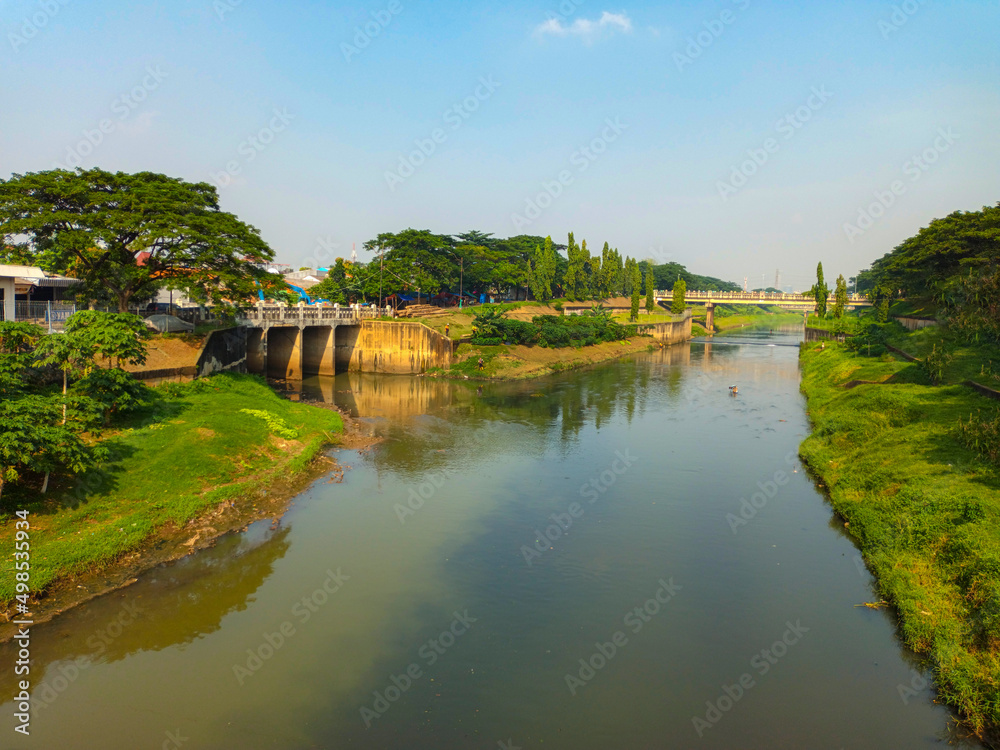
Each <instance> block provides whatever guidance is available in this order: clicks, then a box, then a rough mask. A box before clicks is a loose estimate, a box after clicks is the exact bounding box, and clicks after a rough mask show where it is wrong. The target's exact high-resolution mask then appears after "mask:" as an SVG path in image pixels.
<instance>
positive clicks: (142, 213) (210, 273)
mask: <svg viewBox="0 0 1000 750" xmlns="http://www.w3.org/2000/svg"><path fill="white" fill-rule="evenodd" d="M0 239H2V240H3V241H4V242H5V243H6V244H7V245H11V246H13V248H14V250H13V252H14V253H18V254H20V256H21V257H23V258H25V259H30V261H31V262H33V263H37V264H38V265H39V266H41V267H42V268H43V269H45V270H46V271H50V272H55V273H62V274H66V275H69V276H74V277H76V278H78V279H80V280H81V281H83V282H84V287H85V293H86V294H87V295H88V296H89V297H90V298H91V299H101V298H103V297H107V298H109V299H111V300H112V301H113V302H114V303H115V304H116V305H117V307H118V310H119V311H120V312H125V311H126V310H127V309H128V306H129V304H130V303H131V302H132V301H133V300H141V299H148V298H149V297H151V296H152V295H153V294H154V293H155V292H156V291H157V290H158V289H160V288H163V287H166V286H170V287H173V288H183V289H186V290H188V291H189V292H190V293H191V294H192V295H193V296H195V297H196V298H199V299H204V300H210V301H212V302H214V303H217V304H221V303H242V302H243V301H245V300H247V299H249V298H251V297H252V296H253V295H254V293H255V291H256V289H257V285H258V284H261V283H263V284H267V285H270V284H273V283H274V281H275V277H274V276H273V275H271V274H268V273H267V272H266V270H265V269H264V267H263V265H264V264H265V263H266V262H267V261H269V260H271V259H272V258H273V257H274V254H273V252H272V250H271V248H270V247H268V245H267V243H266V242H264V240H262V239H261V237H260V233H259V232H258V230H257V229H255V228H254V227H252V226H250V225H248V224H245V223H243V222H242V221H240V220H239V219H238V218H236V216H234V215H233V214H231V213H227V212H225V211H222V210H221V209H220V208H219V199H218V194H217V193H216V190H215V187H213V186H212V185H209V184H208V183H204V182H201V183H190V182H185V181H184V180H181V179H177V178H172V177H167V176H165V175H162V174H154V173H152V172H140V173H138V174H126V173H124V172H117V173H112V172H106V171H104V170H102V169H90V170H82V169H78V170H76V171H75V172H70V171H67V170H61V169H56V170H52V171H48V172H37V173H28V174H25V175H20V174H15V175H14V176H13V177H11V178H10V179H9V180H5V181H0Z"/></svg>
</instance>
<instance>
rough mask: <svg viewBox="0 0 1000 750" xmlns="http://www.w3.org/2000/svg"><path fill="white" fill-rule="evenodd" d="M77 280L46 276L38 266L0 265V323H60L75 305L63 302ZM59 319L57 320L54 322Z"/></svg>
mask: <svg viewBox="0 0 1000 750" xmlns="http://www.w3.org/2000/svg"><path fill="white" fill-rule="evenodd" d="M79 283H80V281H79V280H78V279H70V278H67V277H66V276H59V275H58V274H47V273H45V272H44V271H43V270H42V269H41V268H38V267H37V266H14V265H4V264H0V320H31V321H33V322H35V323H44V324H48V325H49V327H50V328H51V327H52V324H54V323H57V322H58V323H62V322H64V321H65V319H66V317H68V316H69V315H71V314H72V311H73V310H75V309H76V306H75V305H74V304H73V303H72V302H68V303H67V302H63V300H64V299H66V297H67V296H69V297H71V296H72V290H71V288H72V287H73V286H75V285H77V284H79ZM57 319H58V320H57Z"/></svg>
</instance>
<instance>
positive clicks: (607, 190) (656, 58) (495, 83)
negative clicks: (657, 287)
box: [0, 0, 1000, 288]
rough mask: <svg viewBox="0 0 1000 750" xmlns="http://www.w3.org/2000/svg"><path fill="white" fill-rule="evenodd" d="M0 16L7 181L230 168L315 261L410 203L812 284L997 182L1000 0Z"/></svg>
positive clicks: (226, 195) (259, 209)
mask: <svg viewBox="0 0 1000 750" xmlns="http://www.w3.org/2000/svg"><path fill="white" fill-rule="evenodd" d="M0 21H2V23H0V26H2V28H0V31H2V38H0V65H2V70H3V75H2V78H0V91H2V101H3V106H2V107H0V177H3V178H6V177H8V176H9V175H10V174H12V173H24V172H33V171H41V170H46V169H51V168H53V167H54V166H55V165H57V164H61V165H66V166H73V165H75V164H80V165H82V166H84V167H93V166H99V167H102V168H104V169H109V170H123V171H129V172H135V171H141V170H152V171H156V172H163V173H166V174H170V175H172V176H177V177H182V178H185V179H187V180H192V181H208V182H214V183H216V184H217V185H219V193H220V198H221V203H222V206H223V207H224V208H225V209H226V210H229V211H233V212H234V213H236V214H237V215H238V216H240V218H242V219H244V220H245V221H247V222H249V223H251V224H253V225H255V226H257V227H258V228H259V229H260V230H261V232H262V234H263V236H264V238H265V239H266V240H267V241H268V242H269V243H270V244H271V246H272V247H273V248H274V249H275V251H276V253H277V256H278V260H280V261H283V262H287V263H291V264H293V265H295V266H299V265H311V264H312V263H313V262H314V261H316V260H319V261H321V262H329V261H330V260H331V259H332V257H333V256H335V255H344V256H345V257H349V256H350V252H351V245H352V243H356V244H357V246H358V252H359V256H360V257H361V258H362V259H365V257H366V254H365V253H364V251H363V250H362V249H361V245H362V243H363V242H365V241H366V240H368V239H371V238H373V237H374V236H375V235H376V234H377V233H379V232H384V231H397V230H400V229H403V228H406V227H409V226H413V227H417V228H427V229H431V230H433V231H437V232H452V233H457V232H462V231H467V230H470V229H478V230H482V231H486V232H493V233H495V234H496V235H498V236H508V235H513V234H521V233H530V234H539V235H546V234H551V235H552V236H553V237H554V238H556V239H558V240H561V241H565V236H566V233H567V232H568V231H573V232H575V234H576V237H577V239H578V240H579V239H581V238H585V239H586V240H587V241H588V245H589V246H590V247H591V248H600V247H601V246H602V245H603V243H604V242H605V241H608V242H610V243H611V244H612V246H616V247H618V248H619V250H620V251H621V252H622V253H623V254H626V253H627V254H629V255H632V256H634V257H638V258H650V259H653V260H655V261H657V262H664V261H667V260H672V261H678V262H681V263H684V264H685V265H687V266H688V267H689V268H690V269H691V270H693V271H695V272H699V273H707V274H711V275H717V276H722V277H724V278H727V279H731V280H733V281H737V282H739V283H742V281H743V277H744V276H747V277H749V283H750V285H751V287H753V286H760V285H761V280H762V279H763V280H764V281H766V283H767V284H768V285H770V284H773V283H774V275H775V270H776V269H780V270H781V279H782V281H781V283H782V286H784V285H785V284H791V285H793V286H795V287H796V288H803V287H808V286H809V285H810V284H811V283H812V278H813V274H814V270H815V266H816V263H817V261H823V263H824V267H825V269H826V274H827V277H828V279H829V278H833V277H835V276H836V275H837V274H838V273H843V274H844V275H845V276H849V275H853V273H854V272H855V271H856V270H858V269H859V268H863V267H865V266H867V265H868V264H869V263H870V262H871V261H872V260H873V259H874V258H877V257H879V256H881V255H882V254H884V253H885V252H888V251H889V250H891V249H892V247H894V246H895V245H896V244H898V243H899V242H900V241H902V240H903V239H905V238H906V237H908V236H910V235H912V234H913V233H915V232H916V231H917V230H918V229H919V228H920V227H921V226H924V225H926V224H927V222H928V221H929V220H930V219H932V218H934V217H937V216H942V215H945V214H947V213H950V212H951V211H954V210H958V209H962V210H974V209H978V208H980V207H982V206H983V205H987V204H994V203H996V202H997V201H998V200H1000V189H998V188H1000V185H998V183H1000V172H998V169H997V165H998V164H1000V129H998V127H997V123H998V122H1000V86H998V81H1000V65H998V50H1000V45H998V44H997V42H996V39H997V36H998V32H1000V8H998V7H997V5H996V3H988V2H964V3H962V2H937V1H934V2H932V1H931V0H926V1H925V2H918V1H917V0H907V2H871V1H869V2H803V3H796V4H794V5H792V4H789V3H787V2H786V3H779V2H763V1H762V0H719V1H717V2H671V3H657V4H653V3H646V2H628V0H626V1H625V2H622V0H615V4H614V5H610V4H605V3H603V2H599V1H598V0H583V1H582V2H579V3H577V2H575V0H562V2H561V3H560V1H559V0H545V1H540V2H523V1H518V2H508V3H503V4H498V3H484V2H478V1H475V0H473V1H468V0H467V1H466V2H433V3H431V2H422V3H417V2H413V1H412V0H374V1H373V2H364V3H356V4H341V3H328V2H294V1H293V2H287V3H281V4H277V3H266V4H265V3H263V2H260V1H259V0H242V2H240V1H239V0H175V1H173V2H169V3H166V2H164V3H142V4H136V3H134V2H125V1H124V0H94V1H92V2H83V0H0ZM366 27H367V30H368V32H369V34H367V35H366V34H365V28H366ZM375 32H377V33H375ZM102 124H103V126H104V130H103V132H102V129H101V126H102ZM94 144H96V145H94ZM421 147H422V149H423V150H422V151H421ZM915 157H916V158H915Z"/></svg>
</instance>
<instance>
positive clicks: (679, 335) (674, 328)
mask: <svg viewBox="0 0 1000 750" xmlns="http://www.w3.org/2000/svg"><path fill="white" fill-rule="evenodd" d="M640 321H641V319H640ZM647 330H648V331H649V332H650V333H652V334H653V338H654V339H656V340H657V341H662V342H663V343H664V344H676V343H679V342H681V341H687V340H688V339H690V338H691V311H690V310H685V311H684V312H683V313H682V314H681V315H677V316H675V317H674V319H673V320H672V321H670V322H668V323H654V324H653V325H651V326H649V327H648V329H647Z"/></svg>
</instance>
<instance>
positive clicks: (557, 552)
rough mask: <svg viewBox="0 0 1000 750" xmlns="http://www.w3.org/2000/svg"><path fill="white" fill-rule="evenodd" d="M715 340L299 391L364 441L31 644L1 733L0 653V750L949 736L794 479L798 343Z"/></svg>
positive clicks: (779, 337) (798, 436) (800, 413)
mask: <svg viewBox="0 0 1000 750" xmlns="http://www.w3.org/2000/svg"><path fill="white" fill-rule="evenodd" d="M718 339H719V340H717V341H715V342H712V343H704V342H698V343H692V344H690V345H688V346H680V347H672V348H670V349H667V350H663V351H659V352H656V353H653V354H649V355H640V356H635V357H632V358H629V359H625V360H622V361H619V362H615V363H611V364H607V365H602V366H599V367H595V368H593V369H590V370H586V371H579V372H573V373H566V374H564V375H562V376H560V377H557V378H552V379H547V380H543V381H534V382H531V383H519V384H506V385H497V384H486V385H483V386H482V387H481V388H480V387H479V386H478V385H477V384H475V383H471V382H439V381H434V380H431V379H424V378H405V377H374V376H369V377H361V376H353V375H352V376H338V378H337V379H336V380H330V381H325V382H320V381H313V382H307V383H306V384H305V385H304V391H305V392H306V395H307V396H309V395H311V396H312V397H315V398H324V399H326V400H332V401H336V402H337V403H338V404H340V405H342V406H343V407H344V408H346V409H349V410H350V411H351V412H352V413H354V414H356V415H357V416H359V417H360V418H361V419H363V420H364V421H365V422H366V424H367V425H368V427H369V429H371V430H373V431H376V432H378V433H380V434H382V435H384V436H385V438H386V439H385V441H384V442H383V443H381V444H380V445H379V446H377V447H376V448H375V449H374V450H373V451H371V452H368V453H365V454H363V455H362V454H358V453H354V452H350V451H341V452H338V453H337V454H336V456H337V458H338V460H339V461H341V462H342V463H344V464H348V465H349V466H350V467H351V469H350V470H349V471H348V472H347V473H346V476H345V479H344V482H343V483H342V484H334V483H329V482H327V481H326V480H320V481H318V482H317V483H316V484H314V485H313V486H312V487H311V488H310V489H309V490H307V491H306V492H304V493H303V494H302V495H301V496H300V497H298V498H297V499H296V502H295V505H294V507H293V509H292V510H291V512H290V513H289V514H288V515H287V516H286V517H285V519H284V521H283V522H282V524H281V525H280V526H278V527H276V528H272V527H271V526H270V525H269V524H267V523H264V524H259V525H256V526H254V527H251V529H250V530H249V531H248V532H246V533H245V534H242V535H234V536H231V537H227V538H225V539H223V540H221V541H220V543H219V544H218V545H217V546H216V547H215V548H214V549H211V550H208V551H205V552H203V553H200V554H198V555H195V556H193V557H190V558H188V559H186V560H183V561H181V562H179V563H176V564H173V565H169V566H163V567H160V568H157V569H155V570H153V571H151V572H149V573H148V574H146V575H145V576H143V577H142V578H141V580H140V581H139V582H138V583H136V584H135V585H133V586H131V587H130V588H128V589H125V590H123V591H120V592H117V593H115V594H113V595H109V596H106V597H103V598H101V599H98V600H96V601H93V602H91V603H89V604H87V605H85V606H82V607H79V608H77V609H76V610H73V611H71V612H69V613H67V614H66V615H64V616H62V617H61V618H58V619H57V620H56V621H54V622H52V623H49V624H47V625H44V626H40V627H37V628H35V629H34V631H33V640H32V653H33V659H34V661H33V665H32V679H33V681H34V688H33V689H34V695H35V704H36V705H35V709H34V716H33V719H32V724H31V730H32V734H31V737H30V738H27V739H25V738H22V737H21V736H19V735H16V734H15V733H14V732H13V729H12V725H13V721H12V720H11V718H10V717H11V715H12V713H13V704H12V703H11V702H10V698H11V697H12V696H13V694H14V690H13V682H12V680H13V678H12V675H11V674H10V673H9V670H8V669H7V665H10V664H12V661H13V658H14V657H13V653H12V644H7V645H5V646H4V647H2V649H0V663H2V664H3V665H4V672H3V675H2V678H0V679H2V685H0V687H2V689H3V691H4V698H5V699H6V700H7V701H8V702H7V703H6V704H5V705H4V706H3V710H2V715H3V716H6V717H8V718H7V719H6V720H5V721H4V725H5V726H4V728H3V730H2V732H0V747H18V748H21V747H24V748H67V749H69V748H74V749H75V748H79V749H80V750H89V749H90V748H102V749H103V748H146V747H148V748H161V747H168V748H173V747H183V748H185V749H187V748H192V749H193V748H213V749H215V748H349V747H354V748H428V749H430V748H435V749H440V748H483V749H484V750H486V749H492V748H498V747H520V748H556V749H558V748H574V749H578V748H601V749H606V748H681V747H683V748H688V747H696V748H763V747H768V748H803V747H810V748H884V747H906V748H930V747H938V746H941V745H942V744H943V743H944V742H948V741H951V742H958V743H959V744H961V741H960V740H959V739H958V738H957V732H956V731H955V730H954V728H953V725H952V723H951V717H950V715H949V713H948V712H947V711H946V710H945V709H943V708H941V707H940V706H937V705H935V704H934V703H933V694H932V693H931V692H930V690H929V689H928V688H927V687H926V683H925V680H924V678H923V672H921V666H920V665H919V663H918V662H917V661H915V660H914V659H913V658H912V657H911V656H910V655H909V654H907V653H906V652H905V650H903V649H902V648H901V646H900V644H899V643H898V641H897V640H896V638H895V636H894V624H893V622H892V619H891V616H890V615H888V614H887V613H884V612H878V611H871V610H868V609H865V608H860V607H856V606H855V605H857V604H860V603H862V602H866V601H872V600H873V599H874V598H875V595H874V594H873V592H872V585H871V579H870V577H869V576H868V574H867V572H866V571H865V570H864V567H863V566H862V565H861V563H860V560H859V558H858V557H857V553H856V550H855V548H854V547H853V545H852V544H851V542H850V541H849V540H848V539H847V538H846V537H845V535H844V533H843V530H842V528H841V527H840V525H839V524H838V523H837V522H836V521H835V520H834V519H833V518H832V516H831V512H830V510H829V507H828V506H827V505H826V504H825V503H824V500H823V497H822V495H821V494H820V492H821V490H819V489H817V487H816V486H815V485H814V484H813V482H812V481H811V480H810V479H809V477H808V476H807V475H806V474H805V472H804V471H803V470H802V467H801V466H800V465H799V463H798V461H797V460H796V457H795V449H796V446H797V445H798V443H799V442H800V441H801V440H802V438H803V436H804V435H805V434H806V432H807V430H808V426H807V421H806V416H805V413H804V409H803V399H802V397H801V395H800V394H799V392H798V382H799V373H798V367H797V359H796V358H797V349H796V348H795V347H794V346H789V344H792V345H794V344H795V343H796V341H797V335H796V334H789V333H774V334H772V333H768V332H752V331H743V332H741V333H738V334H727V335H726V336H724V337H722V336H720V337H718ZM726 342H728V343H726ZM732 384H736V385H738V386H739V394H738V395H737V396H735V397H732V396H730V395H729V391H728V386H729V385H732ZM967 746H970V747H975V746H976V745H974V744H969V745H967Z"/></svg>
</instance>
